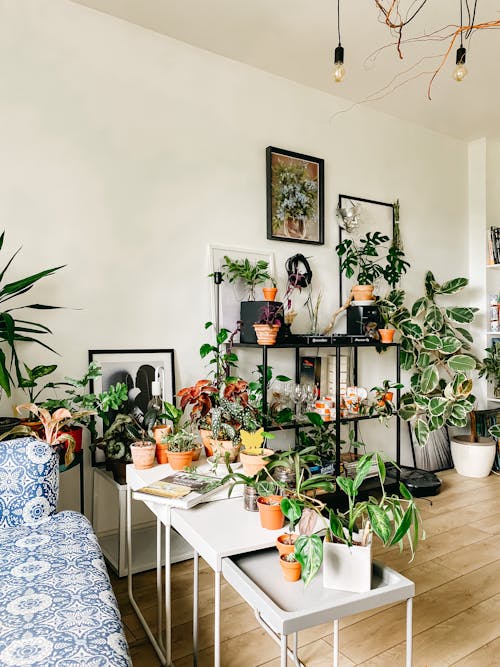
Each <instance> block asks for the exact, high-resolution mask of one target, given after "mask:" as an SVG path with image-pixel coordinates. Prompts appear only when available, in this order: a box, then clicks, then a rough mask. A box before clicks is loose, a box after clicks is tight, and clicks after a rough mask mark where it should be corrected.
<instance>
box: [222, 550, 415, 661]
mask: <svg viewBox="0 0 500 667" xmlns="http://www.w3.org/2000/svg"><path fill="white" fill-rule="evenodd" d="M222 574H223V575H224V578H225V579H226V581H227V582H229V583H230V584H231V586H232V587H233V588H234V589H235V590H236V591H237V592H238V593H239V594H240V595H241V596H242V597H243V599H244V600H246V601H247V602H248V604H249V605H250V606H251V607H253V608H254V610H255V612H256V615H257V618H258V619H259V620H260V621H261V622H262V623H263V625H264V627H265V628H266V630H267V631H268V632H269V634H271V636H274V637H273V638H275V639H276V640H277V641H278V642H279V643H280V645H281V667H286V665H287V636H288V635H291V634H293V635H295V637H294V653H295V656H294V658H295V663H296V664H297V665H298V664H300V661H299V660H298V657H297V654H296V647H297V633H298V632H299V631H300V630H305V629H306V628H310V627H314V626H316V625H321V624H322V623H328V622H331V621H333V665H334V667H338V660H339V619H340V618H343V617H344V616H352V615H353V614H358V613H360V612H363V611H367V610H369V609H375V608H377V607H381V606H383V605H386V604H390V603H392V602H400V601H402V600H403V601H406V667H411V664H412V603H413V596H414V595H415V584H414V583H413V582H412V581H410V580H409V579H406V577H403V576H402V575H401V574H399V573H398V572H395V571H394V570H392V569H391V568H389V567H386V566H384V565H381V564H379V563H374V571H373V581H372V588H371V590H370V591H368V592H366V593H349V592H347V591H340V590H334V589H330V588H324V587H323V576H322V574H323V573H322V571H320V572H319V573H318V576H317V577H315V579H313V581H312V582H311V583H310V584H309V586H308V587H307V588H304V585H303V583H302V582H301V581H300V582H293V583H289V582H286V581H285V580H284V578H283V575H282V573H281V567H280V564H279V560H278V556H277V552H276V550H275V549H272V550H266V551H260V552H258V553H251V554H245V555H241V556H233V557H231V558H224V560H223V561H222Z"/></svg>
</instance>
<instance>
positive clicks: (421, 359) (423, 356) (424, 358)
mask: <svg viewBox="0 0 500 667" xmlns="http://www.w3.org/2000/svg"><path fill="white" fill-rule="evenodd" d="M430 363H431V356H430V354H429V353H428V352H421V353H420V354H419V355H418V359H417V367H418V368H427V366H428V365H429V364H430Z"/></svg>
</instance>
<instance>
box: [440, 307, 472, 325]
mask: <svg viewBox="0 0 500 667" xmlns="http://www.w3.org/2000/svg"><path fill="white" fill-rule="evenodd" d="M476 311H477V308H459V307H456V308H447V309H446V315H447V316H448V317H449V318H450V320H454V321H455V322H460V323H467V324H470V323H471V322H472V320H473V319H474V313H475V312H476Z"/></svg>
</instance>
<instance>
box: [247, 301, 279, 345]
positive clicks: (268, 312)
mask: <svg viewBox="0 0 500 667" xmlns="http://www.w3.org/2000/svg"><path fill="white" fill-rule="evenodd" d="M282 311H283V304H280V305H277V304H274V303H269V304H267V305H266V306H263V307H262V308H261V310H260V314H259V319H258V320H257V322H254V325H253V328H254V329H255V334H256V336H257V343H258V344H259V345H274V344H275V343H276V337H277V335H278V331H279V329H280V326H281V320H280V318H279V317H278V315H279V314H280V312H282Z"/></svg>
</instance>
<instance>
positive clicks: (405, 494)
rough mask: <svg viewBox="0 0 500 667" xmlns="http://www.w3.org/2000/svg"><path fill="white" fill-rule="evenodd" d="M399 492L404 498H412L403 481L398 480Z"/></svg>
mask: <svg viewBox="0 0 500 667" xmlns="http://www.w3.org/2000/svg"><path fill="white" fill-rule="evenodd" d="M399 492H400V493H401V495H402V496H403V498H405V499H406V500H413V496H412V495H411V493H410V490H409V489H408V487H407V486H406V484H404V483H403V482H399Z"/></svg>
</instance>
